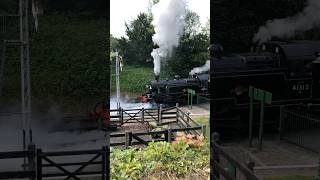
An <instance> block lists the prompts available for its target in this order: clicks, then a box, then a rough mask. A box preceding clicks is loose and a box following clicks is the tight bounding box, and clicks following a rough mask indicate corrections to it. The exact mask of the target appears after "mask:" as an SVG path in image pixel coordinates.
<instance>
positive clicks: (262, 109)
mask: <svg viewBox="0 0 320 180" xmlns="http://www.w3.org/2000/svg"><path fill="white" fill-rule="evenodd" d="M262 96H263V97H262V100H261V109H260V129H259V150H260V151H261V150H262V135H263V123H264V97H265V92H263V93H262Z"/></svg>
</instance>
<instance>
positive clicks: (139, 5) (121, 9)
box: [110, 0, 210, 38]
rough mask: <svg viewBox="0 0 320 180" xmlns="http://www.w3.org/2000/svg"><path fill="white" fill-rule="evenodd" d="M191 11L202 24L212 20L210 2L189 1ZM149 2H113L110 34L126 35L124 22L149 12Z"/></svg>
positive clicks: (121, 0) (135, 0)
mask: <svg viewBox="0 0 320 180" xmlns="http://www.w3.org/2000/svg"><path fill="white" fill-rule="evenodd" d="M187 1H188V7H189V9H190V10H191V11H194V12H196V13H197V14H198V15H199V16H200V21H201V24H203V25H204V24H205V23H206V22H207V20H208V19H209V18H210V0H187ZM148 4H149V0H111V1H110V13H111V16H110V32H111V34H112V35H113V36H115V37H118V38H119V37H121V36H124V35H125V26H124V22H129V21H131V20H133V19H134V18H135V17H136V16H137V15H138V14H139V13H140V12H147V11H148Z"/></svg>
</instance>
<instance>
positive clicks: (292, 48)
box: [211, 41, 320, 132]
mask: <svg viewBox="0 0 320 180" xmlns="http://www.w3.org/2000/svg"><path fill="white" fill-rule="evenodd" d="M212 51H213V54H214V56H213V58H212V59H211V65H212V68H211V81H212V86H213V91H212V94H211V96H212V102H211V109H212V111H213V113H212V115H213V122H214V123H213V124H214V127H215V128H216V129H215V131H218V132H219V131H220V132H226V131H229V132H230V131H232V130H233V132H235V131H237V132H239V131H246V130H247V127H248V124H249V123H248V119H249V118H248V114H249V102H250V100H249V97H248V89H249V86H254V87H256V88H260V89H263V90H266V91H269V92H271V93H272V94H273V96H272V105H268V106H267V107H266V110H265V111H266V113H265V115H266V117H265V123H266V124H265V126H267V127H271V128H273V127H277V126H278V122H279V121H278V119H279V110H280V108H279V107H280V106H285V105H293V104H317V103H319V102H320V42H315V41H270V42H267V43H264V44H261V45H259V46H258V47H257V48H256V50H255V52H250V53H244V54H231V55H225V54H224V52H223V48H222V46H220V45H213V48H212ZM258 108H259V102H256V103H255V106H254V116H255V118H254V120H256V121H255V125H258V121H257V120H258V119H259V117H258V115H259V109H258Z"/></svg>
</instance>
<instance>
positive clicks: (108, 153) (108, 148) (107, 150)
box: [105, 145, 110, 179]
mask: <svg viewBox="0 0 320 180" xmlns="http://www.w3.org/2000/svg"><path fill="white" fill-rule="evenodd" d="M105 161H106V177H108V178H109V179H110V146H109V145H107V146H106V156H105ZM108 178H106V179H108Z"/></svg>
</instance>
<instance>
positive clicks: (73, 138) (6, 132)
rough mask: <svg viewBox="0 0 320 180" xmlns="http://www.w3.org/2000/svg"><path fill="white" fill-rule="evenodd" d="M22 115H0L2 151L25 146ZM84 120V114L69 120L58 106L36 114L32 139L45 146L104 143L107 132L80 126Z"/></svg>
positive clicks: (84, 146) (57, 147)
mask: <svg viewBox="0 0 320 180" xmlns="http://www.w3.org/2000/svg"><path fill="white" fill-rule="evenodd" d="M60 114H61V113H60ZM83 114H84V115H83V117H82V118H89V117H86V112H84V113H83ZM21 119H22V116H21V114H9V113H8V114H1V115H0V152H1V151H17V150H22V123H21ZM71 119H72V118H71ZM81 120H82V119H81V117H75V118H74V119H73V121H71V122H70V123H67V122H66V121H64V120H63V119H62V115H59V112H58V111H56V110H53V111H51V112H48V113H47V114H46V115H41V116H35V115H33V116H32V119H31V128H32V131H33V142H34V143H35V144H36V145H37V146H38V147H39V148H42V149H44V150H71V149H95V148H101V147H102V146H103V145H105V139H104V132H102V131H98V130H93V131H84V130H81V129H80V128H81V124H80V122H78V121H81ZM92 124H95V122H93V123H92ZM60 128H61V129H60Z"/></svg>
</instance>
